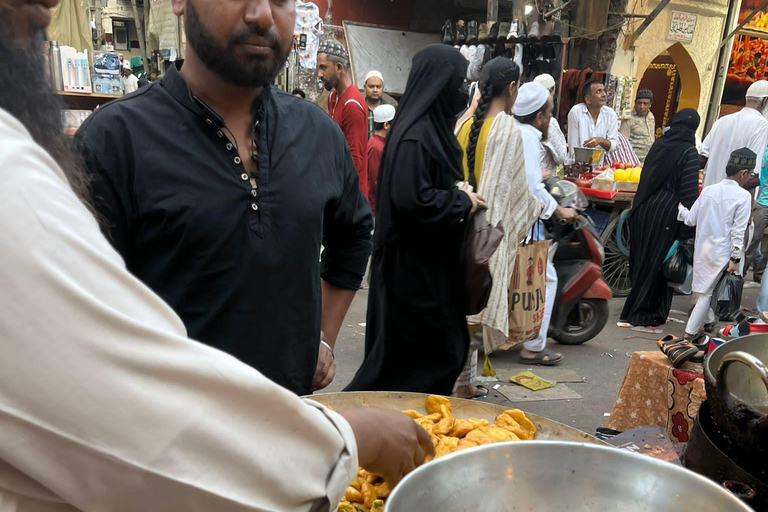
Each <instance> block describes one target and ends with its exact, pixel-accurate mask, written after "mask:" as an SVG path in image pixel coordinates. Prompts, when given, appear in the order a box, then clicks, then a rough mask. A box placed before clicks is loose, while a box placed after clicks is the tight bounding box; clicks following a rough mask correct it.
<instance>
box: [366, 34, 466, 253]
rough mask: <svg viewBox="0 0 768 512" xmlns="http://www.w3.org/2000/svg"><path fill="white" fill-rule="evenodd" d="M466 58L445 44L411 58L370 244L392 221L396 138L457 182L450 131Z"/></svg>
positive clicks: (459, 105)
mask: <svg viewBox="0 0 768 512" xmlns="http://www.w3.org/2000/svg"><path fill="white" fill-rule="evenodd" d="M468 66H469V63H468V62H467V59H465V58H464V57H463V56H462V55H461V53H459V51H458V50H456V49H455V48H452V47H450V46H446V45H442V44H435V45H431V46H428V47H426V48H425V49H423V50H421V51H420V52H419V53H417V54H416V56H415V57H414V58H413V66H412V67H411V73H410V75H409V76H408V83H407V85H406V89H405V94H404V95H403V98H402V100H400V105H399V107H398V109H397V115H396V116H395V119H394V120H393V121H392V132H391V133H390V136H389V138H388V140H387V145H386V147H385V148H384V155H383V157H382V160H381V166H380V168H379V186H378V190H377V198H376V205H377V207H376V232H375V234H374V244H375V245H378V246H380V245H381V243H382V242H384V241H385V240H386V239H388V238H389V235H390V233H389V232H390V228H391V226H392V205H391V193H392V191H391V190H390V189H391V182H392V168H391V166H392V162H393V161H394V160H395V158H394V157H395V154H396V152H397V151H398V148H399V147H400V145H401V143H402V142H403V141H405V140H415V141H418V142H419V143H420V144H421V146H422V147H423V148H424V149H425V150H426V151H427V152H428V153H429V155H430V156H431V157H432V159H433V160H434V161H435V162H436V163H437V166H438V167H439V168H440V169H441V171H442V172H445V173H450V174H451V176H454V177H455V179H456V181H460V180H461V179H462V178H463V176H464V173H463V171H462V169H461V155H462V153H461V146H459V143H458V140H457V139H456V136H455V135H454V133H453V128H454V125H455V123H456V116H457V115H458V114H459V112H461V111H462V110H463V109H464V98H463V96H462V94H461V85H462V84H463V83H464V77H465V76H466V73H467V67H468Z"/></svg>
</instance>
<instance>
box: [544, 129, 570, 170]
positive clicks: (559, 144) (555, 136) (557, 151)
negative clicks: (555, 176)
mask: <svg viewBox="0 0 768 512" xmlns="http://www.w3.org/2000/svg"><path fill="white" fill-rule="evenodd" d="M547 139H548V140H547V141H546V142H545V143H544V145H545V146H546V147H547V148H549V149H550V151H551V154H552V160H554V162H555V163H556V164H558V165H563V164H564V163H565V161H566V159H567V158H568V145H567V143H566V142H565V135H563V131H562V130H561V129H560V124H559V123H558V122H557V119H555V118H554V117H553V118H552V120H551V121H550V122H549V130H548V131H547Z"/></svg>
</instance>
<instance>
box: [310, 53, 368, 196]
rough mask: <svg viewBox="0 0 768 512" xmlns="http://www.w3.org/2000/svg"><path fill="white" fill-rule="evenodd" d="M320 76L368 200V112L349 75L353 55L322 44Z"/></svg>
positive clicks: (319, 55) (329, 110) (331, 110)
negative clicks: (350, 59) (366, 155)
mask: <svg viewBox="0 0 768 512" xmlns="http://www.w3.org/2000/svg"><path fill="white" fill-rule="evenodd" d="M317 77H318V78H319V79H320V80H322V81H323V84H324V85H325V88H326V89H327V90H328V91H330V92H331V94H330V95H329V96H328V113H329V114H330V115H331V117H332V118H333V120H334V121H336V124H338V125H339V127H340V128H341V131H342V132H343V133H344V138H346V139H347V144H348V145H349V151H350V153H352V160H353V161H354V163H355V169H357V175H358V177H359V179H360V190H361V191H362V192H363V195H364V196H365V197H366V198H367V197H368V166H367V161H366V157H365V150H366V145H367V143H368V109H367V107H365V100H364V99H363V95H362V94H360V91H358V90H357V88H356V87H355V85H354V84H353V83H352V77H351V76H350V74H349V55H348V54H347V51H346V50H345V49H344V48H343V47H342V46H341V45H340V44H339V43H336V42H334V41H326V42H324V43H322V44H321V45H320V49H319V50H318V53H317Z"/></svg>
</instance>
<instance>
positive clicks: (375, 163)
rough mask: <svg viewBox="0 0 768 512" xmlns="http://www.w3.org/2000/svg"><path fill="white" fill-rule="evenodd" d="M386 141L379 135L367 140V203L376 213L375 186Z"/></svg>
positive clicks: (377, 181)
mask: <svg viewBox="0 0 768 512" xmlns="http://www.w3.org/2000/svg"><path fill="white" fill-rule="evenodd" d="M386 142H387V141H386V139H384V137H382V136H381V135H376V134H375V133H374V134H373V136H372V137H371V138H370V139H368V202H369V203H370V205H371V210H373V211H374V213H375V211H376V185H377V184H378V183H379V164H381V157H382V156H383V155H384V144H386Z"/></svg>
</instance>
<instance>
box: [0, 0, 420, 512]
mask: <svg viewBox="0 0 768 512" xmlns="http://www.w3.org/2000/svg"><path fill="white" fill-rule="evenodd" d="M41 1H42V2H43V3H41ZM56 3H57V0H38V1H32V0H0V61H2V62H3V63H4V65H6V68H5V69H4V71H3V73H1V74H0V181H2V184H3V185H2V187H0V232H2V233H3V243H2V245H0V261H2V265H0V289H2V294H0V333H2V343H0V431H1V432H2V435H0V510H2V511H3V512H76V511H84V512H91V511H92V512H106V511H108V512H139V511H141V512H154V511H156V512H196V511H200V512H202V511H206V512H213V511H215V512H267V511H278V510H279V511H292V512H314V511H320V510H323V511H327V510H328V509H329V507H331V506H332V505H334V504H335V503H336V502H337V501H338V500H339V498H340V497H341V496H342V494H343V493H344V491H345V490H346V488H347V485H348V484H349V482H350V481H351V480H352V479H353V478H354V477H356V476H357V467H358V463H360V464H361V465H363V466H366V465H367V466H370V467H369V469H370V470H371V471H373V472H377V473H379V474H382V475H385V478H387V480H388V481H389V482H390V485H393V484H394V483H395V482H397V481H398V480H399V479H400V478H401V477H402V476H403V475H404V474H405V473H406V472H408V471H409V470H410V469H412V468H413V467H414V466H415V465H417V464H419V463H420V462H421V461H423V460H424V455H425V452H427V453H431V452H432V443H431V441H430V440H429V437H428V436H427V435H426V433H425V432H423V431H422V430H421V428H420V427H418V426H416V424H415V423H414V422H413V421H412V420H411V419H410V418H408V417H407V416H405V415H403V414H401V413H399V412H395V411H382V410H364V409H358V410H354V411H346V412H345V411H340V412H338V413H336V412H332V411H329V410H327V409H326V408H324V407H322V406H320V405H319V404H316V403H314V402H310V401H306V400H302V399H300V398H299V397H297V396H296V395H294V394H292V393H291V392H289V391H287V390H286V389H284V388H281V387H279V386H278V385H276V384H274V383H272V382H271V381H269V380H268V379H267V378H265V377H264V376H263V375H261V374H260V373H259V372H257V371H256V370H254V369H253V368H251V367H249V366H247V365H245V364H243V363H241V362H240V361H238V360H237V359H235V358H233V357H231V356H229V355H227V354H225V353H223V352H220V351H218V350H216V349H214V348H211V347H208V346H206V345H202V344H200V343H197V342H195V341H192V340H190V339H188V338H187V336H186V332H185V329H184V325H183V323H182V322H181V320H180V319H179V317H178V316H177V315H176V314H175V313H174V312H173V311H172V310H171V309H170V308H169V307H168V306H167V305H166V304H165V303H164V302H163V301H162V299H160V298H159V297H158V296H156V295H155V294H154V293H153V292H152V291H151V290H150V289H149V288H147V287H146V286H144V285H143V284H142V283H141V282H140V281H138V280H137V279H136V278H135V277H133V276H132V275H131V274H130V273H129V272H128V271H127V270H126V268H125V264H124V262H123V260H122V259H121V257H120V256H119V255H118V254H117V253H116V252H115V251H114V249H113V248H112V247H111V245H110V244H109V243H108V242H107V240H106V239H105V238H104V237H103V236H102V234H101V231H100V229H99V226H98V224H97V222H96V220H95V219H94V217H93V216H92V215H91V213H90V211H89V210H88V208H87V207H86V205H85V203H84V202H83V200H84V199H85V197H86V195H87V194H86V192H85V191H86V189H87V187H86V186H85V181H84V177H83V173H82V171H81V170H80V169H81V167H80V166H79V165H78V162H76V161H74V160H73V158H74V157H72V153H71V151H70V148H69V146H68V144H67V143H66V142H65V141H64V140H63V136H62V127H61V115H60V108H61V105H60V104H59V103H58V100H57V99H56V98H55V97H54V96H53V95H52V94H51V93H50V86H49V85H48V84H47V82H46V80H45V75H44V66H43V63H44V61H43V57H42V52H41V48H42V41H43V32H42V30H43V29H44V28H45V26H46V25H47V23H48V21H49V20H50V13H49V8H51V7H54V6H55V5H56ZM260 7H261V8H269V3H266V2H264V3H262V4H261V5H260Z"/></svg>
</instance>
